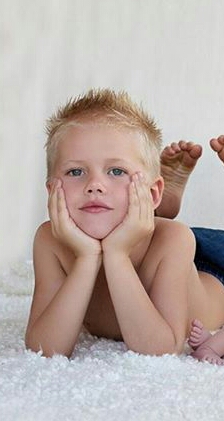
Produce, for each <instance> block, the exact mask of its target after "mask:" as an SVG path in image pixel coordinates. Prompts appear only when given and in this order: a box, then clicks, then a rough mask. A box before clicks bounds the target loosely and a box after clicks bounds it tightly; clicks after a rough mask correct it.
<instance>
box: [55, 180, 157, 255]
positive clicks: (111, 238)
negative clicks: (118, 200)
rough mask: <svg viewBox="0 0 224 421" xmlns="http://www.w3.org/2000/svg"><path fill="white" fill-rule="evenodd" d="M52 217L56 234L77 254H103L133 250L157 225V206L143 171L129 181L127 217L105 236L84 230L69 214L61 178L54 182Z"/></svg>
mask: <svg viewBox="0 0 224 421" xmlns="http://www.w3.org/2000/svg"><path fill="white" fill-rule="evenodd" d="M48 210H49V217H50V220H51V227H52V233H53V235H54V237H55V238H57V239H58V240H59V241H61V242H62V243H64V244H65V245H67V246H68V247H69V248H70V249H71V250H72V251H73V252H74V254H75V255H76V256H77V257H78V256H87V255H88V256H89V255H100V254H102V253H103V252H107V251H109V250H114V249H116V252H118V253H119V252H122V253H125V254H127V255H129V254H130V252H131V250H132V248H133V247H134V246H135V245H136V244H138V243H139V241H141V240H142V239H143V238H144V237H146V236H147V235H149V234H150V233H151V232H152V231H153V229H154V209H153V206H152V197H151V193H150V188H149V185H148V183H147V182H146V181H145V179H144V177H143V176H142V175H141V174H140V173H136V174H134V175H133V176H132V181H131V183H130V185H129V207H128V211H127V214H126V216H125V218H124V220H123V221H122V222H121V223H120V224H119V225H118V226H117V227H115V228H114V230H113V231H111V232H110V234H108V235H107V236H106V237H105V238H104V239H103V240H101V241H100V240H96V239H94V238H92V237H90V236H89V235H87V234H85V233H84V232H83V231H82V230H81V229H80V228H79V227H78V226H77V225H76V224H75V222H74V220H73V219H72V218H71V216H70V215H69V211H68V208H67V205H66V198H65V193H64V190H63V187H62V183H61V181H60V180H57V179H56V180H54V181H53V182H52V186H51V191H50V193H49V200H48Z"/></svg>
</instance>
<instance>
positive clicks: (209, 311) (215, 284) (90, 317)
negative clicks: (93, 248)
mask: <svg viewBox="0 0 224 421" xmlns="http://www.w3.org/2000/svg"><path fill="white" fill-rule="evenodd" d="M156 229H157V228H156ZM157 231H158V229H157ZM155 238H156V236H155ZM52 241H53V242H54V247H53V248H54V251H56V254H57V257H58V259H59V261H60V264H61V267H62V268H63V271H64V272H65V276H67V275H68V274H69V273H70V271H71V268H72V266H73V264H74V255H73V253H72V252H70V250H68V249H66V248H64V247H63V246H62V245H60V244H59V243H57V242H56V243H55V241H56V240H54V239H53V238H52ZM158 241H159V233H158V235H157V239H155V240H154V239H152V241H151V243H150V247H148V245H149V241H145V242H144V243H143V244H141V245H140V246H139V247H137V248H136V250H135V252H134V253H133V254H132V255H131V256H130V257H131V260H132V263H133V265H134V267H135V270H136V272H137V273H138V275H139V278H140V280H141V282H142V284H143V286H144V288H145V290H146V291H147V293H148V295H149V297H150V288H151V284H152V282H153V278H154V276H155V272H156V269H157V266H158V258H159V257H158V250H157V249H158V243H157V242H158ZM55 246H56V247H55ZM156 250H157V251H156ZM149 262H150V263H149ZM121 276H122V271H121ZM177 317H178V316H177ZM194 318H199V319H200V320H202V322H203V323H204V325H205V326H206V327H207V328H208V329H216V328H218V327H220V326H221V325H222V324H224V287H223V285H222V284H221V283H220V282H219V281H218V280H217V279H216V278H215V277H213V276H211V275H209V274H207V273H202V272H200V273H199V276H198V272H197V270H196V268H195V266H194V264H193V263H192V271H191V274H190V282H189V320H188V330H189V329H190V325H191V321H192V320H193V319H194ZM83 325H84V327H85V329H87V330H88V331H89V332H90V333H91V334H92V335H96V336H99V337H106V338H109V339H115V340H122V335H121V331H120V328H119V325H118V322H117V319H116V315H115V311H114V307H113V303H112V301H111V298H110V294H109V290H108V286H107V281H106V277H105V273H104V269H103V267H101V268H100V270H99V273H98V277H97V280H96V283H95V287H94V291H93V294H92V298H91V300H90V303H89V306H88V309H87V312H86V315H85V319H84V322H83ZM187 335H188V332H186V336H187Z"/></svg>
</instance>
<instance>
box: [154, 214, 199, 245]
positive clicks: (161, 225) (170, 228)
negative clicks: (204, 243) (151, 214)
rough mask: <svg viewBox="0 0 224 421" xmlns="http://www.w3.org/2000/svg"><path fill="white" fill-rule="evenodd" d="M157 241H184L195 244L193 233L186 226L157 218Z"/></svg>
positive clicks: (155, 235)
mask: <svg viewBox="0 0 224 421" xmlns="http://www.w3.org/2000/svg"><path fill="white" fill-rule="evenodd" d="M154 237H155V240H157V239H158V240H159V241H161V240H163V241H165V242H170V243H171V242H175V243H180V242H181V243H182V242H183V241H186V242H189V243H191V244H192V245H194V244H195V237H194V233H193V231H192V230H191V229H190V228H189V227H188V226H187V225H185V224H183V223H182V222H179V221H176V220H175V221H174V220H171V219H166V218H159V217H156V218H155V232H154Z"/></svg>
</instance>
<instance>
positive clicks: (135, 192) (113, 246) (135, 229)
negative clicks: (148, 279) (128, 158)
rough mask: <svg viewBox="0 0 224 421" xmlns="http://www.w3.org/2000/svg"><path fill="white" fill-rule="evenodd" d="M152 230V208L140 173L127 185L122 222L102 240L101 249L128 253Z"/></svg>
mask: <svg viewBox="0 0 224 421" xmlns="http://www.w3.org/2000/svg"><path fill="white" fill-rule="evenodd" d="M153 230H154V209H153V206H152V198H151V194H150V188H149V185H148V183H146V181H145V180H144V177H143V175H142V174H140V173H136V174H134V175H133V177H132V181H131V183H130V185H129V208H128V212H127V215H126V216H125V218H124V220H123V222H122V223H121V224H119V225H118V226H117V227H116V228H115V229H114V230H113V231H112V232H111V233H110V234H109V235H108V236H107V237H106V238H105V239H104V240H103V241H102V249H103V252H104V253H105V251H113V252H114V251H116V253H117V252H118V253H119V252H122V253H125V254H127V255H129V254H130V252H131V250H132V248H133V247H134V246H135V245H136V244H138V243H139V241H140V240H142V239H143V238H144V237H146V236H147V235H149V234H150V233H151V232H152V231H153Z"/></svg>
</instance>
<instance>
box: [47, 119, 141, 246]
mask: <svg viewBox="0 0 224 421" xmlns="http://www.w3.org/2000/svg"><path fill="white" fill-rule="evenodd" d="M136 136H140V134H138V133H134V134H133V133H129V131H128V130H127V129H126V130H125V129H121V130H117V129H116V128H113V127H106V126H96V125H88V124H87V125H83V126H79V127H70V128H68V129H67V131H65V134H64V136H63V138H62V139H61V140H60V141H59V144H58V149H57V157H56V161H55V165H54V171H53V174H52V176H53V177H57V178H60V180H61V181H62V186H63V189H64V192H65V197H66V202H67V207H68V210H69V213H70V216H71V218H72V219H73V220H74V221H75V223H76V224H77V225H78V227H79V228H81V229H82V230H83V231H84V232H85V233H86V234H88V235H90V236H91V237H93V238H96V239H102V238H104V237H106V236H107V235H108V234H109V233H110V232H111V231H112V230H113V229H114V228H115V227H116V226H117V225H119V224H120V223H121V222H122V221H123V219H124V217H125V215H126V213H127V210H128V186H129V184H130V181H131V176H132V175H133V174H134V173H136V172H137V171H141V172H143V173H145V174H146V176H147V175H148V174H147V172H146V168H145V166H144V164H143V162H142V160H141V155H140V152H139V146H138V145H139V144H138V141H137V140H136Z"/></svg>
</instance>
